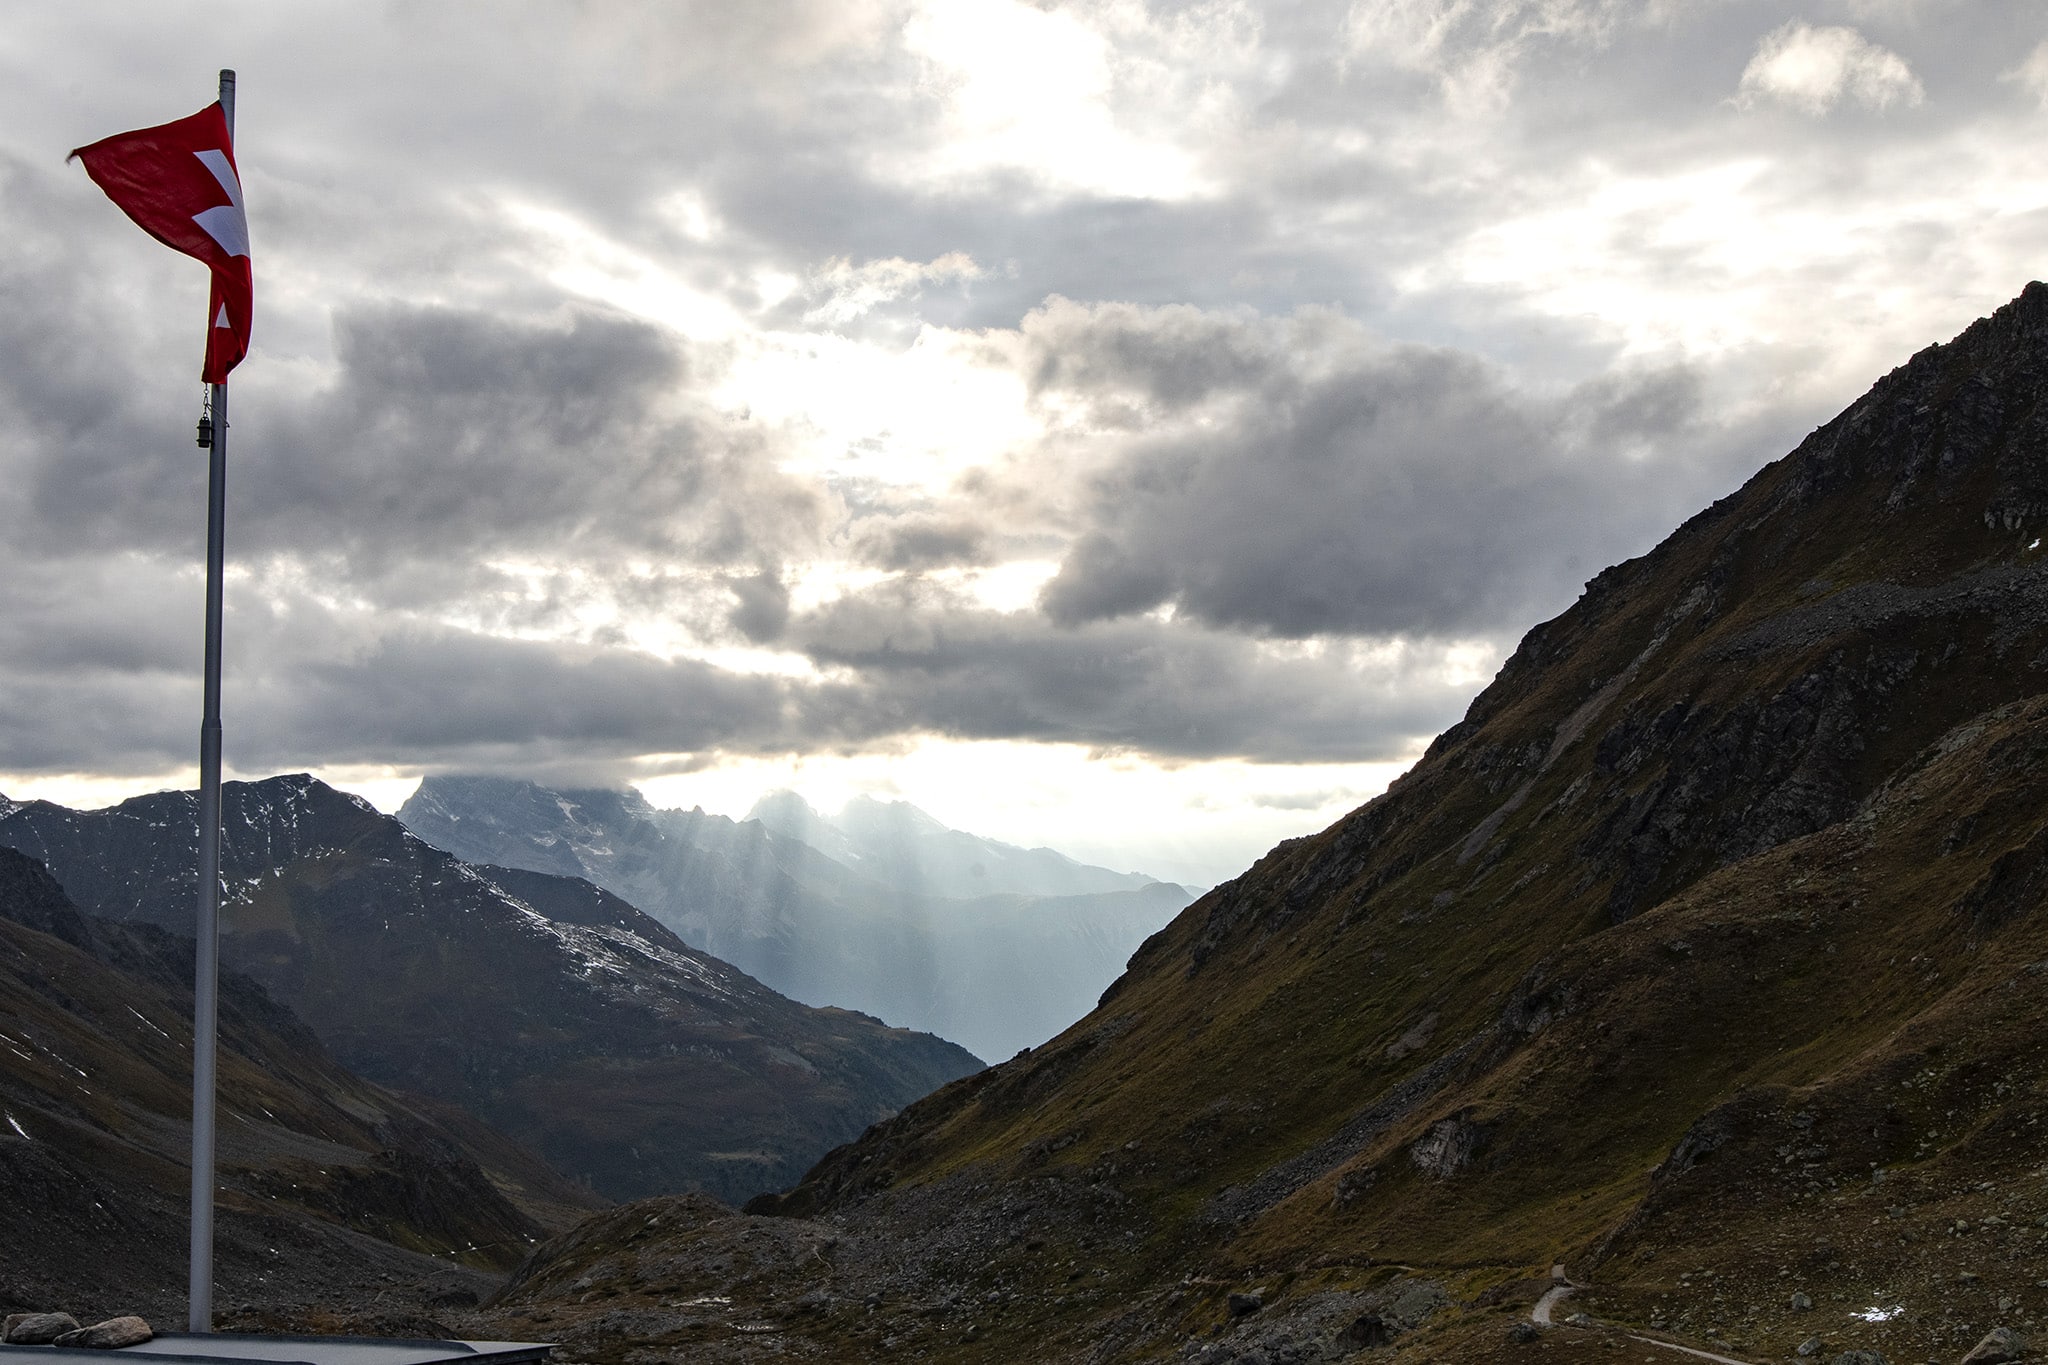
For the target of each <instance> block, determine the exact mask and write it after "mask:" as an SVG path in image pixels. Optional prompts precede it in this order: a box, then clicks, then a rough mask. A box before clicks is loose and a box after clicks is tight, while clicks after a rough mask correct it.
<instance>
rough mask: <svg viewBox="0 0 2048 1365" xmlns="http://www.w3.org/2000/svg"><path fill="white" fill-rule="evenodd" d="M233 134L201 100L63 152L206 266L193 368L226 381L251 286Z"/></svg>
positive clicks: (157, 233) (160, 235)
mask: <svg viewBox="0 0 2048 1365" xmlns="http://www.w3.org/2000/svg"><path fill="white" fill-rule="evenodd" d="M234 141H235V140H234V138H233V136H232V135H230V134H229V132H228V119H227V114H226V113H224V112H223V111H222V109H221V107H220V105H218V104H209V105H208V106H207V107H206V108H204V109H201V110H200V111H199V112H198V113H196V114H194V115H192V117H190V118H181V119H179V120H178V121H177V122H176V123H166V124H163V125H161V126H159V127H156V128H139V129H137V130H136V131H135V132H132V133H116V134H115V135H114V136H112V137H110V138H102V139H101V140H100V141H98V142H95V143H93V144H92V145H91V146H90V147H80V148H79V149H78V150H77V151H75V152H73V153H72V154H71V155H72V156H74V157H77V158H78V159H79V160H80V161H83V162H84V163H85V173H86V174H87V175H89V176H91V177H92V178H93V183H95V184H97V185H98V186H99V187H100V188H101V189H103V190H105V191H106V192H107V197H108V198H109V199H111V200H113V201H114V202H115V203H116V204H118V205H120V207H121V211H122V212H124V213H126V214H127V215H128V216H129V217H130V218H133V219H134V220H135V221H136V222H137V223H138V224H140V225H141V227H142V230H143V231H144V232H147V233H148V234H149V235H150V236H152V237H154V238H156V239H157V240H158V241H159V242H162V243H163V244H164V245H165V246H167V247H170V248H172V249H173V250H177V251H182V252H184V253H185V254H186V255H187V256H196V257H198V258H199V259H200V260H202V261H204V262H206V264H207V267H208V268H209V269H210V270H212V271H213V291H212V294H211V296H210V298H209V299H208V301H207V305H206V316H207V324H208V325H207V335H206V368H205V370H204V372H202V373H201V375H200V378H201V379H203V380H204V381H205V382H207V383H209V384H225V383H227V382H228V371H229V370H232V369H233V368H235V366H236V365H237V364H239V363H240V362H241V359H242V357H243V356H245V355H247V354H248V353H249V315H250V310H251V306H252V304H253V301H254V293H255V287H254V284H253V282H252V280H251V276H250V272H249V216H248V214H246V213H245V212H243V210H242V177H241V173H240V172H238V171H237V170H236V169H235V145H234Z"/></svg>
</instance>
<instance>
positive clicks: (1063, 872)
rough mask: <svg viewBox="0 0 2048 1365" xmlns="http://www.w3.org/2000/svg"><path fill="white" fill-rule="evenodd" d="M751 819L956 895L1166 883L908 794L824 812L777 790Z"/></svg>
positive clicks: (1084, 891) (880, 877)
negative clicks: (963, 827) (1021, 843)
mask: <svg viewBox="0 0 2048 1365" xmlns="http://www.w3.org/2000/svg"><path fill="white" fill-rule="evenodd" d="M747 818H748V819H749V820H759V821H760V822H761V823H762V824H764V825H766V826H767V827H768V828H769V829H770V830H773V831H774V832H776V833H778V834H786V835H788V836H789V837H790V838H792V839H800V840H802V841H803V842H804V843H807V844H809V845H810V846H811V847H813V848H815V849H817V850H818V851H819V852H821V853H823V854H825V855H826V856H827V857H829V858H832V859H834V860H835V861H837V862H841V863H844V864H845V865H846V866H848V867H850V868H852V869H854V870H855V871H857V872H859V873H861V874H862V875H863V876H865V877H867V878H868V879H870V880H871V881H876V882H880V883H881V884H882V885H884V886H886V887H889V888H890V889H891V890H893V891H896V892H899V893H907V894H911V895H918V896H932V897H939V898H943V899H950V900H971V899H973V898H975V897H977V896H988V895H998V894H1005V893H1013V894H1017V895H1024V896H1087V895H1095V894H1098V893H1102V892H1109V891H1136V890H1139V889H1141V888H1143V887H1147V886H1156V885H1158V884H1159V883H1158V880H1157V879H1156V878H1153V877H1147V876H1143V875H1141V874H1139V873H1136V872H1111V871H1110V870H1109V869H1108V868H1104V867H1090V866H1089V865H1088V864H1086V863H1078V862H1075V861H1074V860H1073V859H1072V858H1069V857H1068V856H1067V855H1066V854H1064V853H1059V852H1056V851H1054V850H1053V849H1049V848H1019V847H1018V846H1017V845H1015V844H1005V843H999V842H997V841H996V840H994V839H983V838H981V837H980V836H978V835H974V834H966V833H963V832H961V831H960V830H957V829H948V828H947V827H946V826H944V825H942V824H940V823H939V822H938V821H937V820H934V819H933V818H932V817H931V816H929V815H927V814H925V813H924V812H923V811H921V810H919V809H918V808H917V807H916V806H913V805H911V804H910V803H908V802H906V801H877V800H875V799H874V798H873V797H871V796H857V797H855V798H854V799H853V800H851V801H849V802H848V803H847V804H846V808H845V809H844V810H842V811H840V812H839V814H837V815H830V816H828V815H822V814H820V813H819V812H817V811H815V810H813V809H812V808H811V806H810V803H809V802H807V801H805V800H804V799H803V797H801V796H799V795H797V794H796V793H795V792H792V791H778V792H770V793H769V794H768V795H766V796H764V797H762V798H761V799H760V800H759V801H757V802H755V803H754V808H753V810H751V811H749V812H748V813H747Z"/></svg>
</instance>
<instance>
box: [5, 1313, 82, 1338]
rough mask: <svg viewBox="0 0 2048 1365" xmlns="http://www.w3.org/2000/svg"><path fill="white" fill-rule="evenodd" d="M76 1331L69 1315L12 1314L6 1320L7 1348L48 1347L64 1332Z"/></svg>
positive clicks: (76, 1324) (75, 1322) (75, 1319)
mask: <svg viewBox="0 0 2048 1365" xmlns="http://www.w3.org/2000/svg"><path fill="white" fill-rule="evenodd" d="M77 1330H78V1319H77V1318H74V1317H72V1316H71V1315H70V1314H69V1313H13V1314H10V1315H9V1316H8V1318H7V1344H8V1345H9V1346H48V1345H49V1344H50V1343H51V1342H53V1341H55V1340H56V1339H57V1338H58V1337H60V1336H63V1335H64V1334H65V1333H66V1332H75V1331H77Z"/></svg>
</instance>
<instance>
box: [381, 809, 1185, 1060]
mask: <svg viewBox="0 0 2048 1365" xmlns="http://www.w3.org/2000/svg"><path fill="white" fill-rule="evenodd" d="M398 815H399V819H400V820H402V821H404V822H405V825H406V827H407V828H408V829H410V830H411V831H412V832H413V833H414V834H417V835H418V836H419V837H420V838H422V839H425V840H426V841H427V842H428V843H430V844H433V845H434V846H435V847H436V848H443V849H446V850H448V851H449V852H451V853H453V854H455V855H456V856H457V857H460V858H466V859H468V860H470V861H471V862H482V863H494V864H503V865H506V866H510V867H519V868H526V869H529V870H532V871H535V872H549V873H556V874H561V875H568V876H578V877H587V878H588V879H589V880H591V881H592V882H594V883H596V884H597V885H599V886H602V887H604V888H605V889H606V890H607V891H610V892H612V893H614V894H616V895H619V896H622V897H624V898H625V899H627V900H629V901H631V902H632V903H633V904H634V905H636V906H638V907H640V908H641V909H643V910H645V911H646V912H647V913H648V914H650V915H652V916H654V917H655V918H656V919H659V920H660V921H661V922H662V923H663V924H665V925H667V926H668V927H669V928H670V929H672V930H674V931H675V932H676V933H677V934H678V935H680V936H681V937H682V938H683V940H684V941H685V942H687V943H691V944H693V945H696V946H698V947H701V948H703V949H704V950H705V951H706V952H709V953H712V954H714V955H715V956H717V957H719V958H721V959H723V960H725V961H728V962H731V963H732V964H734V965H735V966H737V967H739V968H740V969H741V970H742V971H746V972H749V973H751V974H753V975H755V976H757V977H759V978H760V979H761V980H762V981H763V982H764V983H766V984H767V985H769V986H771V987H773V988H774V989H776V990H778V991H782V992H784V993H786V994H788V995H791V996H793V997H795V998H796V999H798V1000H803V1001H805V1002H807V1003H810V1004H813V1005H839V1006H844V1007H847V1008H851V1009H857V1010H861V1011H863V1012H865V1013H869V1014H874V1015H876V1016H878V1017H880V1018H883V1019H886V1020H888V1021H889V1022H890V1023H893V1024H899V1025H902V1026H904V1027H908V1028H915V1029H921V1030H925V1031H928V1032H932V1033H936V1034H939V1035H940V1036H941V1037H945V1038H949V1039H952V1040H953V1041H954V1042H957V1043H960V1044H962V1045H963V1046H965V1047H967V1048H968V1049H969V1050H970V1051H972V1052H974V1053H975V1054H976V1055H978V1056H983V1057H1007V1056H1009V1055H1011V1054H1012V1053H1014V1052H1016V1051H1017V1050H1018V1049H1019V1048H1023V1047H1030V1046H1033V1045H1035V1044H1037V1043H1042V1042H1044V1041H1045V1040H1046V1039H1048V1038H1050V1037H1052V1036H1053V1035H1054V1034H1055V1033H1057V1032H1059V1031H1060V1030H1061V1029H1063V1028H1065V1027H1066V1026H1067V1025H1068V1024H1070V1023H1072V1022H1073V1021H1074V1020H1075V1019H1077V1018H1079V1017H1080V1016H1081V1015H1082V1014H1084V1013H1086V1012H1087V1010H1088V1007H1089V1006H1091V1005H1092V1004H1094V1003H1095V998H1096V996H1097V995H1099V994H1100V993H1101V991H1102V988H1103V987H1104V986H1106V985H1108V984H1109V982H1110V981H1112V980H1114V979H1115V977H1116V976H1117V974H1118V973H1119V972H1120V971H1121V970H1122V969H1123V965H1124V962H1125V960H1126V959H1127V958H1129V956H1130V954H1131V951H1132V949H1134V948H1136V947H1137V946H1138V945H1139V944H1140V943H1142V942H1143V941H1144V940H1145V938H1146V937H1147V936H1148V935H1149V934H1151V933H1152V932H1153V931H1155V930H1156V929H1158V928H1159V927H1160V926H1161V925H1163V924H1165V923H1166V922H1167V920H1169V919H1171V918H1172V917H1173V914H1174V912H1176V911H1178V910H1179V909H1180V908H1181V907H1183V906H1185V905H1186V904H1187V903H1188V902H1189V900H1191V899H1192V896H1191V895H1190V893H1189V892H1188V891H1187V890H1186V889H1185V888H1183V887H1180V886H1176V885H1173V884H1171V883H1166V882H1157V881H1153V880H1152V879H1151V878H1149V877H1144V876H1139V875H1136V874H1133V873H1120V872H1112V871H1110V870H1109V869H1107V868H1100V867H1090V866H1087V865H1085V864H1082V863H1078V862H1075V861H1074V860H1073V859H1071V858H1068V857H1065V856H1064V855H1062V854H1060V853H1057V852H1055V851H1053V850H1052V849H1047V848H1037V849H1025V848H1018V847H1016V846H1014V845H1011V844H1003V843H998V842H996V841H994V840H989V839H982V838H979V837H977V836H975V835H972V834H966V833H963V832H961V831H959V830H952V829H947V828H946V827H945V826H944V825H941V824H940V823H939V822H938V821H936V820H934V819H932V818H931V817H930V816H928V815H926V814H925V813H924V812H922V811H920V810H918V809H917V808H916V807H914V806H908V805H904V804H901V803H895V804H888V803H883V802H878V801H868V800H863V801H856V802H854V803H852V804H851V805H849V806H848V807H847V809H846V811H845V812H843V813H842V814H841V815H840V816H839V817H836V818H835V819H834V820H827V819H825V818H824V817H822V816H820V815H819V814H818V813H817V812H816V811H814V810H812V809H811V808H810V807H809V806H808V805H806V804H805V803H804V802H803V800H802V798H801V797H798V796H797V795H796V794H795V793H792V792H782V793H777V794H775V795H774V796H772V797H769V798H764V800H763V801H762V802H761V803H760V804H759V805H758V806H757V807H756V811H755V817H750V818H749V819H746V820H742V821H733V820H729V819H727V818H725V817H724V816H721V815H708V814H706V813H705V812H703V811H702V810H691V811H682V810H656V809H655V808H654V807H653V806H651V805H650V804H648V802H647V800H646V799H645V798H644V797H642V796H641V795H640V794H639V793H638V792H635V791H607V790H603V789H588V790H572V791H556V790H553V789H551V788H547V787H542V786H539V785H538V784H536V783H532V782H524V781H518V780H514V779H509V778H495V777H429V778H427V779H426V780H425V781H423V782H421V783H420V786H419V789H418V790H417V791H416V792H414V793H413V795H412V797H411V799H409V800H408V801H407V802H406V803H405V805H404V806H403V807H402V808H401V809H400V810H399V812H398Z"/></svg>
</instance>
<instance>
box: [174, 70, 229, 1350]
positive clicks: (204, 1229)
mask: <svg viewBox="0 0 2048 1365" xmlns="http://www.w3.org/2000/svg"><path fill="white" fill-rule="evenodd" d="M220 107H221V112H222V113H224V114H226V115H227V120H228V136H229V137H233V136H234V132H235V73H234V72H232V71H223V72H221V73H220ZM212 325H213V319H212V318H211V317H209V318H208V319H207V326H208V328H209V329H211V327H212ZM209 335H210V332H209ZM199 444H201V445H203V446H209V447H210V450H209V452H208V453H209V456H210V458H209V459H208V462H207V485H206V692H205V702H204V713H203V715H202V717H201V719H200V722H199V918H198V923H197V925H196V926H195V928H194V933H193V938H194V945H195V948H196V952H195V954H194V956H195V957H196V959H197V966H196V968H195V969H194V973H193V975H194V981H193V990H192V1278H191V1305H192V1306H191V1310H190V1313H189V1315H188V1317H187V1321H186V1330H188V1331H192V1332H211V1331H212V1330H213V1165H214V1163H213V1150H214V1131H213V1125H214V1102H213V1096H214V1045H215V1035H216V1034H217V1032H218V1026H219V1017H220V624H221V580H222V578H223V576H224V575H225V571H226V563H227V539H226V529H227V527H226V523H227V505H228V498H227V483H228V386H227V385H226V384H213V385H209V386H208V394H207V417H205V418H202V419H201V421H200V424H199Z"/></svg>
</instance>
